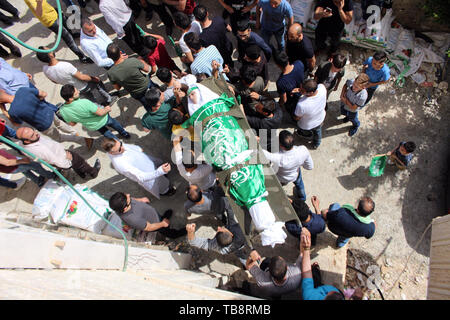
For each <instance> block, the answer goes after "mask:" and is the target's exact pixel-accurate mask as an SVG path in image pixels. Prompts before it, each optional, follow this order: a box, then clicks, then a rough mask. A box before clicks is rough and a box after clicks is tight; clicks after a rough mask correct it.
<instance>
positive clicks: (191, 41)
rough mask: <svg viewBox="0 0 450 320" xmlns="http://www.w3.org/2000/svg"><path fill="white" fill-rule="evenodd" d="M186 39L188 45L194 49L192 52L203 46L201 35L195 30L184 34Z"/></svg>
mask: <svg viewBox="0 0 450 320" xmlns="http://www.w3.org/2000/svg"><path fill="white" fill-rule="evenodd" d="M184 41H185V42H186V45H187V46H188V47H189V49H191V50H192V52H197V51H199V50H200V49H201V48H202V43H201V42H200V37H199V36H198V34H196V33H195V32H188V33H186V35H185V36H184Z"/></svg>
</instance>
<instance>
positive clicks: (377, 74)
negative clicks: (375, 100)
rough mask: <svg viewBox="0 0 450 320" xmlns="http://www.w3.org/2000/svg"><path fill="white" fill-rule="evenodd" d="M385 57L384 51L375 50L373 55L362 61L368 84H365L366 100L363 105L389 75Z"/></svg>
mask: <svg viewBox="0 0 450 320" xmlns="http://www.w3.org/2000/svg"><path fill="white" fill-rule="evenodd" d="M386 59H387V55H386V53H385V52H384V51H377V52H375V54H374V55H373V57H370V58H368V59H367V60H366V61H364V63H363V65H364V72H365V73H366V74H367V75H368V76H369V84H368V85H367V86H366V89H367V100H366V103H365V104H364V105H366V104H368V103H369V101H370V99H372V97H373V94H374V93H375V90H376V89H377V88H378V86H379V85H380V84H384V83H387V82H388V81H389V78H390V77H391V73H390V70H389V67H388V66H387V64H386V63H385V61H386Z"/></svg>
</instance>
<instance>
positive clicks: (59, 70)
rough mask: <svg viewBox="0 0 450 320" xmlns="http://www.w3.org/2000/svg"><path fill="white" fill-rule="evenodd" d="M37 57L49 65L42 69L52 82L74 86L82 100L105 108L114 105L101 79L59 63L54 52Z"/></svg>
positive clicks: (61, 62) (65, 63)
mask: <svg viewBox="0 0 450 320" xmlns="http://www.w3.org/2000/svg"><path fill="white" fill-rule="evenodd" d="M39 49H45V50H47V49H49V48H47V47H42V46H41V47H39ZM36 56H37V58H38V59H39V61H41V62H44V63H47V65H45V66H44V67H43V68H42V71H43V72H44V74H45V76H46V77H47V78H48V79H50V80H51V81H52V82H54V83H57V84H61V85H66V84H71V85H73V86H74V87H75V88H76V89H77V90H79V91H80V98H82V99H88V100H91V101H92V102H95V103H97V104H100V105H103V106H107V105H110V104H111V103H112V98H111V96H110V95H109V93H108V92H107V91H106V88H105V85H104V84H103V82H102V81H101V80H100V78H98V77H94V76H90V75H87V74H84V73H82V72H80V71H78V69H77V68H75V67H74V66H73V64H71V63H69V62H66V61H58V60H57V59H56V57H55V52H54V51H53V52H48V53H44V52H36ZM116 99H117V98H116Z"/></svg>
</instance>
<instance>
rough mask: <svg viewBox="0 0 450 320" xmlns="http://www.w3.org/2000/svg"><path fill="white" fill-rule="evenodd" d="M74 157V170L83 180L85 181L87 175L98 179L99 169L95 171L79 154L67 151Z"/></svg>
mask: <svg viewBox="0 0 450 320" xmlns="http://www.w3.org/2000/svg"><path fill="white" fill-rule="evenodd" d="M67 151H68V152H70V154H71V155H72V169H73V171H75V173H76V174H78V175H79V176H80V177H81V178H83V179H85V178H86V174H89V175H90V176H91V177H92V178H96V177H97V175H98V171H99V170H98V169H95V168H93V167H91V166H90V165H89V163H87V162H86V160H84V159H83V158H82V157H81V156H80V155H79V154H78V153H76V152H73V151H70V150H67Z"/></svg>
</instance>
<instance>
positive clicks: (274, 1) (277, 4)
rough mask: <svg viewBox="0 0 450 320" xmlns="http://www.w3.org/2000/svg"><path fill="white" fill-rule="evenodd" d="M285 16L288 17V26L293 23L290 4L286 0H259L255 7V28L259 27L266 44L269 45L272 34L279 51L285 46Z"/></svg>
mask: <svg viewBox="0 0 450 320" xmlns="http://www.w3.org/2000/svg"><path fill="white" fill-rule="evenodd" d="M261 10H262V13H263V16H262V20H261ZM285 18H288V19H289V22H288V28H289V27H290V26H291V24H293V23H294V14H293V12H292V8H291V5H290V4H289V3H288V2H287V1H286V0H259V3H258V7H257V8H256V29H259V28H261V36H262V38H263V39H264V41H265V42H266V43H267V44H268V45H270V38H271V37H272V35H273V36H275V40H276V41H277V44H278V50H280V51H281V50H284V47H285V41H284V34H285V32H286V23H285V21H284V19H285Z"/></svg>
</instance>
